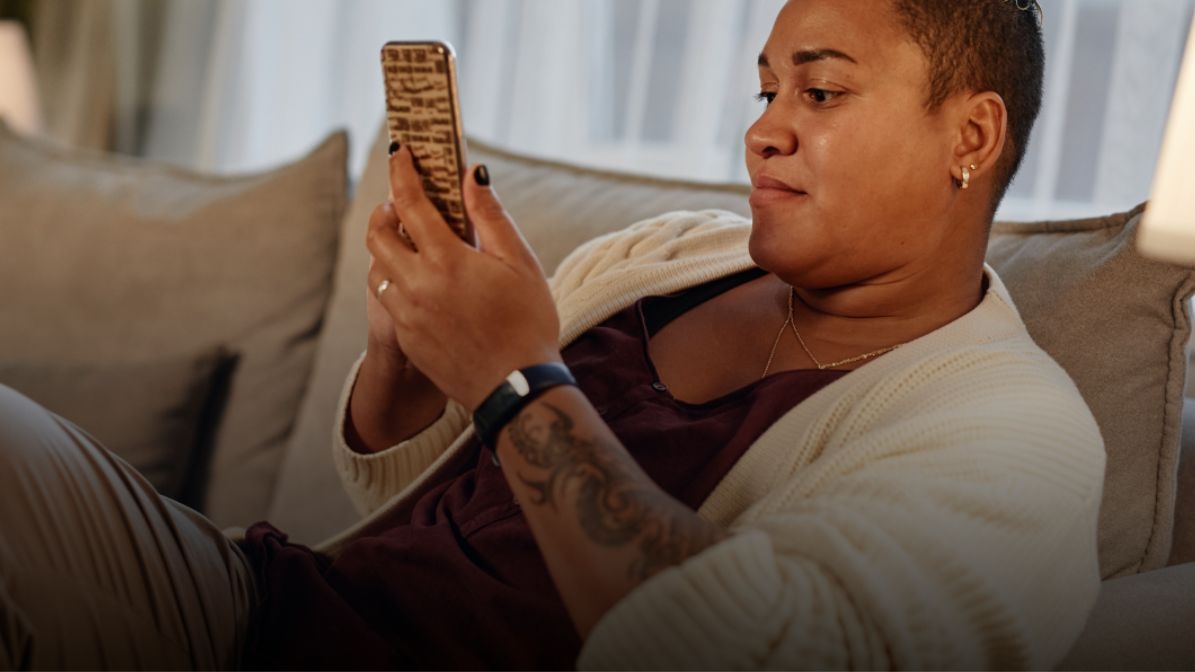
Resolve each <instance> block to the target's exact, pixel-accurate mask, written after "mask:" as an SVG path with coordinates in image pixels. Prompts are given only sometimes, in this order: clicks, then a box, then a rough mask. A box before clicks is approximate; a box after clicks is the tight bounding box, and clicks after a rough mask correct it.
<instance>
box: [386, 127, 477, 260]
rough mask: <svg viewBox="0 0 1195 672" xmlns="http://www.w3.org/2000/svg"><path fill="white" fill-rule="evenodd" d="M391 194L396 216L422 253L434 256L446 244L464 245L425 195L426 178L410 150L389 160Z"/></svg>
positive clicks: (407, 149) (399, 153) (402, 149)
mask: <svg viewBox="0 0 1195 672" xmlns="http://www.w3.org/2000/svg"><path fill="white" fill-rule="evenodd" d="M390 194H391V201H392V202H393V203H394V210H395V213H396V214H397V216H398V217H399V218H400V219H401V220H402V222H403V225H404V228H405V230H406V232H407V234H408V235H409V236H411V240H412V241H413V242H414V243H415V246H416V247H417V248H418V249H419V250H421V251H429V252H433V253H434V251H435V250H436V249H438V248H439V247H442V246H444V245H451V244H454V243H457V244H463V243H462V241H461V240H460V239H459V238H457V237H456V234H454V233H453V232H452V229H451V228H449V226H448V223H447V222H445V221H444V218H443V217H442V216H441V215H440V211H439V210H436V206H434V205H432V202H431V201H430V200H428V198H427V194H425V193H424V192H423V178H421V177H420V176H419V171H418V170H416V169H415V162H414V160H413V157H412V156H411V150H410V149H409V148H407V147H402V148H400V149H399V150H398V151H397V152H395V153H394V154H393V155H391V157H390Z"/></svg>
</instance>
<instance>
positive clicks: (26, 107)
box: [0, 21, 41, 134]
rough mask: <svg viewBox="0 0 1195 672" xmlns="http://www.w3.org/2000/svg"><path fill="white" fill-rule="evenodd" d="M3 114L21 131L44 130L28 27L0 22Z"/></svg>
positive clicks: (0, 75) (0, 101)
mask: <svg viewBox="0 0 1195 672" xmlns="http://www.w3.org/2000/svg"><path fill="white" fill-rule="evenodd" d="M0 117H3V118H4V122H5V123H6V124H8V126H9V127H11V128H12V129H13V130H15V131H17V132H18V133H25V134H35V133H39V132H40V131H41V105H40V104H39V103H38V97H37V79H36V78H35V76H34V74H33V56H32V55H31V54H30V52H29V41H28V40H27V39H25V28H24V27H23V26H22V25H21V24H19V23H17V22H16V21H0Z"/></svg>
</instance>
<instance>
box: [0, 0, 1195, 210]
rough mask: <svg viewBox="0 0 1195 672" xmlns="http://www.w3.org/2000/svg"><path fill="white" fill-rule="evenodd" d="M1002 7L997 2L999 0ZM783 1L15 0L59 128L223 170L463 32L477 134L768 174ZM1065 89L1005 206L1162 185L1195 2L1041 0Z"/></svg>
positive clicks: (641, 166)
mask: <svg viewBox="0 0 1195 672" xmlns="http://www.w3.org/2000/svg"><path fill="white" fill-rule="evenodd" d="M993 1H997V0H993ZM782 4H783V3H782V0H0V15H4V14H6V15H8V16H9V17H10V18H14V17H15V18H19V19H21V20H23V21H25V22H27V24H28V26H29V30H30V35H31V42H32V45H33V53H34V60H35V63H36V71H37V76H38V83H39V88H40V91H41V94H42V109H43V114H44V117H45V118H44V131H43V132H44V133H45V134H46V135H48V136H49V137H51V138H53V139H54V140H56V141H59V142H64V143H69V144H73V145H81V146H86V147H93V148H97V149H107V150H112V151H117V152H123V153H128V154H133V155H138V156H146V157H151V158H155V159H160V160H165V161H169V162H173V163H178V164H182V165H187V166H192V167H196V168H201V169H205V170H212V171H220V172H228V171H245V170H254V169H258V168H263V167H266V166H269V165H272V164H274V163H277V162H279V161H282V160H285V159H288V158H291V157H294V156H297V155H299V154H301V153H302V152H303V151H304V150H305V149H307V148H308V147H310V146H311V145H312V144H314V143H315V142H316V141H317V140H318V139H319V138H320V137H322V136H323V134H325V133H326V132H327V131H329V130H330V129H332V128H336V127H347V128H348V129H349V130H350V132H351V134H352V139H353V143H354V148H353V152H354V153H353V157H352V166H353V169H354V171H360V169H361V167H362V166H363V165H364V156H363V151H364V148H365V145H366V143H368V142H369V141H370V139H371V138H372V137H373V133H374V132H375V131H376V129H377V127H378V124H379V123H380V121H381V117H382V97H381V96H382V94H381V78H380V74H379V67H378V49H379V48H380V46H381V44H382V43H383V42H385V41H386V40H389V39H418V38H429V37H430V38H437V39H446V40H448V41H450V42H452V43H453V44H455V45H456V48H457V52H458V55H459V59H460V71H461V89H462V90H461V96H462V99H463V107H464V119H465V126H466V128H467V130H468V132H469V133H471V134H473V135H475V136H477V137H480V138H484V139H486V140H490V141H493V142H497V143H499V144H503V145H506V146H509V147H511V148H512V149H516V150H519V151H524V152H530V153H534V154H539V155H544V156H550V157H556V158H562V159H566V160H570V161H577V162H581V163H587V164H591V165H598V166H605V167H612V168H623V169H631V170H637V171H646V172H651V173H656V174H662V175H670V176H676V177H686V178H697V179H705V180H713V181H728V180H729V181H741V180H745V179H746V174H745V171H744V169H743V167H742V163H743V162H742V148H741V138H742V134H743V131H744V130H745V128H746V127H747V125H748V124H749V123H750V122H751V120H753V119H754V117H755V115H757V114H758V113H759V109H760V108H759V107H758V105H759V103H756V102H755V101H754V100H752V97H753V94H754V93H756V84H757V83H756V79H755V56H756V54H757V53H758V51H759V49H760V47H761V46H762V44H763V42H764V40H765V39H766V37H767V33H768V31H769V29H770V26H771V21H772V19H773V18H774V17H775V14H776V12H777V11H778V9H779V7H780V6H781V5H782ZM1041 4H1042V6H1043V7H1044V9H1045V16H1046V19H1045V32H1046V37H1047V51H1048V57H1049V63H1048V68H1049V70H1048V73H1047V97H1046V105H1045V109H1044V111H1043V114H1042V116H1041V118H1040V120H1039V122H1038V125H1037V128H1036V131H1035V134H1034V138H1033V141H1032V144H1031V148H1030V153H1029V155H1028V157H1027V160H1026V163H1025V167H1024V168H1023V169H1022V173H1021V175H1020V176H1019V177H1018V179H1017V181H1016V183H1015V184H1014V186H1013V188H1012V190H1011V191H1010V194H1009V197H1008V198H1007V199H1006V201H1005V205H1004V207H1003V208H1002V211H1001V213H1000V214H1001V216H1003V217H1010V218H1019V219H1025V218H1042V217H1061V216H1070V215H1076V216H1078V215H1085V214H1094V213H1103V212H1109V211H1112V210H1115V209H1122V208H1124V207H1127V206H1130V205H1132V204H1134V203H1137V202H1140V201H1141V200H1144V199H1145V198H1146V197H1147V196H1148V193H1149V185H1150V182H1151V180H1152V175H1153V169H1154V164H1155V163H1156V160H1157V155H1158V150H1159V146H1160V144H1161V137H1162V132H1163V130H1164V125H1165V120H1166V115H1167V112H1168V110H1169V104H1170V100H1171V97H1172V95H1173V89H1174V83H1175V78H1176V76H1177V69H1178V63H1179V59H1180V58H1181V52H1182V47H1183V45H1184V44H1185V39H1186V34H1187V31H1188V27H1189V26H1190V25H1191V17H1192V12H1193V11H1195V0H1041Z"/></svg>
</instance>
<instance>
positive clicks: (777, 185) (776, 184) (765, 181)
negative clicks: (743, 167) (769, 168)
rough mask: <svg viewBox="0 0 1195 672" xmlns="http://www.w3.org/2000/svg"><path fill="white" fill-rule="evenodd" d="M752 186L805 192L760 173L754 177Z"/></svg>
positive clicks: (799, 192) (798, 192)
mask: <svg viewBox="0 0 1195 672" xmlns="http://www.w3.org/2000/svg"><path fill="white" fill-rule="evenodd" d="M752 186H754V187H755V188H756V189H778V190H780V191H791V192H794V193H797V194H803V193H805V191H804V190H803V189H798V188H796V187H793V186H789V185H788V184H787V183H785V182H781V181H780V180H777V179H776V178H774V177H768V176H767V175H760V176H759V177H757V178H755V181H754V183H753V185H752Z"/></svg>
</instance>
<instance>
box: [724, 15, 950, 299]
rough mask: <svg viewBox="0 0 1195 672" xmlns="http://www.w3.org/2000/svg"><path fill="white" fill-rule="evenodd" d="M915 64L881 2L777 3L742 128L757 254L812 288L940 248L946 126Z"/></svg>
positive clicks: (944, 250) (946, 201) (919, 261)
mask: <svg viewBox="0 0 1195 672" xmlns="http://www.w3.org/2000/svg"><path fill="white" fill-rule="evenodd" d="M927 69H928V66H927V62H926V60H925V57H924V56H923V54H922V52H921V50H920V48H919V47H918V46H917V45H916V44H915V43H914V42H913V41H912V39H911V38H909V37H908V36H907V34H906V33H905V32H904V30H903V28H902V26H901V24H900V23H899V19H898V18H897V17H896V15H895V13H894V10H893V9H892V8H891V7H890V6H889V3H888V2H878V1H877V0H790V2H789V3H788V4H787V5H785V7H784V9H783V10H781V12H780V15H779V16H778V17H777V19H776V23H775V25H774V26H773V28H772V34H771V36H770V37H769V38H768V41H767V44H766V45H765V46H764V49H763V52H762V54H761V57H760V66H759V82H760V91H761V95H762V97H763V98H764V99H765V101H766V103H767V106H766V107H765V108H764V110H763V112H762V114H761V115H760V117H759V119H758V120H757V121H756V122H755V123H754V124H753V125H752V126H751V128H750V129H748V131H747V135H746V152H747V169H748V172H749V173H750V174H751V181H752V184H753V185H754V189H753V191H752V194H751V211H752V213H753V215H754V224H753V227H752V233H751V244H750V249H751V255H752V257H753V258H754V259H755V261H756V263H758V264H759V265H760V266H761V267H763V268H765V269H768V270H770V271H772V272H774V273H777V274H778V275H780V276H781V277H782V278H784V279H785V280H786V281H788V282H791V283H792V284H794V285H797V286H800V287H804V288H808V289H824V288H832V287H839V286H842V285H848V284H858V283H866V282H886V281H894V280H898V279H900V278H902V277H906V276H907V274H909V273H914V272H918V271H919V269H924V268H925V267H926V266H927V265H928V264H933V263H935V259H937V260H941V259H942V258H943V257H942V255H943V254H949V253H951V250H950V247H951V243H950V242H949V241H950V235H949V231H948V227H947V226H945V224H944V222H945V221H947V220H949V217H948V216H946V211H947V209H948V207H949V205H950V200H951V196H952V192H953V185H952V183H951V180H952V176H951V172H950V170H951V163H952V154H953V148H954V146H955V145H956V143H957V137H958V136H957V131H955V132H953V133H952V131H951V129H950V124H949V123H948V122H947V119H948V117H949V115H947V114H945V113H943V112H941V111H939V112H934V113H931V112H929V111H927V110H926V108H925V104H924V103H925V98H926V92H927V91H928V74H927ZM761 104H763V103H761Z"/></svg>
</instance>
